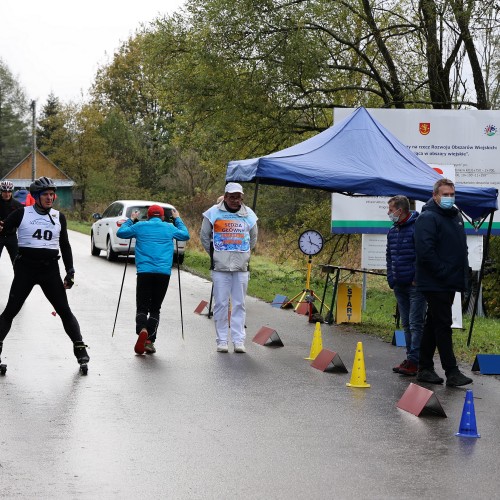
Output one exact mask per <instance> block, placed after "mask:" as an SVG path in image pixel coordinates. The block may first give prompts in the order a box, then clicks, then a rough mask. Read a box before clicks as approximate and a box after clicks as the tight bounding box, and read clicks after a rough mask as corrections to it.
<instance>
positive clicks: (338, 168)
mask: <svg viewBox="0 0 500 500" xmlns="http://www.w3.org/2000/svg"><path fill="white" fill-rule="evenodd" d="M440 178H441V176H440V175H439V174H438V173H437V172H436V171H435V170H434V169H433V168H431V167H430V166H429V165H427V163H425V162H423V161H422V160H421V159H420V158H419V157H418V156H417V155H416V154H415V153H413V152H412V151H411V150H410V149H408V148H407V147H406V146H405V145H404V144H402V143H401V142H400V141H399V140H398V139H397V138H396V137H395V136H394V135H392V134H391V133H390V132H389V131H388V130H387V129H386V128H384V127H383V126H382V125H381V124H380V123H378V122H377V121H376V120H375V119H374V118H373V117H372V116H371V115H370V114H369V113H368V111H367V110H366V109H365V108H358V109H357V110H356V111H354V112H353V113H352V114H351V115H349V116H348V117H346V118H345V119H344V120H342V121H341V122H339V123H338V124H336V125H334V126H333V127H330V128H328V129H327V130H325V131H323V132H321V133H320V134H318V135H316V136H314V137H311V138H310V139H307V140H305V141H303V142H301V143H299V144H296V145H294V146H291V147H289V148H286V149H283V150H282V151H278V152H276V153H271V154H269V155H266V156H261V157H260V158H251V159H248V160H235V161H230V162H229V164H228V166H227V172H226V181H228V182H229V181H235V182H255V183H257V184H269V185H275V186H288V187H300V188H309V189H322V190H324V191H329V192H331V193H343V194H346V195H349V196H359V195H364V196H388V197H390V196H395V195H397V194H403V195H405V196H407V197H408V198H410V199H412V200H420V201H424V202H426V201H427V200H428V199H429V198H430V197H431V195H432V186H433V185H434V183H435V182H436V181H437V180H438V179H440ZM455 190H456V205H457V207H458V208H460V210H461V211H462V212H463V213H464V214H465V215H466V216H468V218H470V219H472V220H474V221H476V226H477V225H478V224H479V222H482V220H484V219H485V218H486V217H487V216H488V215H489V214H491V213H492V212H494V211H495V210H497V209H498V202H497V197H498V192H497V190H496V189H494V188H491V187H485V188H481V187H475V186H467V185H462V184H457V185H456V186H455Z"/></svg>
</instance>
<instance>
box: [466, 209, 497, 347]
mask: <svg viewBox="0 0 500 500" xmlns="http://www.w3.org/2000/svg"><path fill="white" fill-rule="evenodd" d="M493 213H494V212H491V214H490V221H489V223H488V231H487V232H486V242H485V244H484V249H483V258H482V260H481V269H480V270H479V283H478V285H477V293H476V296H475V297H474V307H473V309H472V317H471V320H470V328H469V337H468V338H467V347H469V346H470V341H471V337H472V328H473V327H474V320H475V318H476V312H477V303H478V302H479V296H480V295H481V293H480V290H481V283H482V282H483V276H484V263H485V261H486V258H487V257H488V252H489V248H490V235H491V228H492V226H493Z"/></svg>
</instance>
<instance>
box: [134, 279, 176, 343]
mask: <svg viewBox="0 0 500 500" xmlns="http://www.w3.org/2000/svg"><path fill="white" fill-rule="evenodd" d="M169 282H170V275H169V274H159V273H137V287H136V306H137V312H136V315H135V331H136V333H137V334H139V332H140V331H141V330H142V329H143V328H146V329H147V330H148V338H149V339H150V340H151V341H152V342H154V341H155V340H156V331H157V330H158V324H159V323H160V308H161V305H162V303H163V299H164V298H165V294H166V293H167V289H168V283H169ZM148 315H149V316H148Z"/></svg>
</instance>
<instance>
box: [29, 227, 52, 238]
mask: <svg viewBox="0 0 500 500" xmlns="http://www.w3.org/2000/svg"><path fill="white" fill-rule="evenodd" d="M31 237H32V238H35V239H37V240H45V241H50V240H51V239H52V231H49V230H48V229H46V230H45V231H44V232H43V233H42V230H41V229H37V230H36V231H35V232H34V233H33V234H32V235H31Z"/></svg>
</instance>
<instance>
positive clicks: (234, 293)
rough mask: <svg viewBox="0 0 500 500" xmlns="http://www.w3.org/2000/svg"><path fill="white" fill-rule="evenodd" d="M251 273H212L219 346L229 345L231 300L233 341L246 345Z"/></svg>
mask: <svg viewBox="0 0 500 500" xmlns="http://www.w3.org/2000/svg"><path fill="white" fill-rule="evenodd" d="M248 278H249V272H248V271H244V272H240V271H212V282H213V284H214V322H215V332H216V336H217V337H216V340H217V345H221V344H227V342H228V335H229V320H228V314H229V300H230V299H231V340H232V341H233V344H234V345H236V344H244V343H245V336H246V335H245V317H246V309H245V297H246V294H247V288H248Z"/></svg>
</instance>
